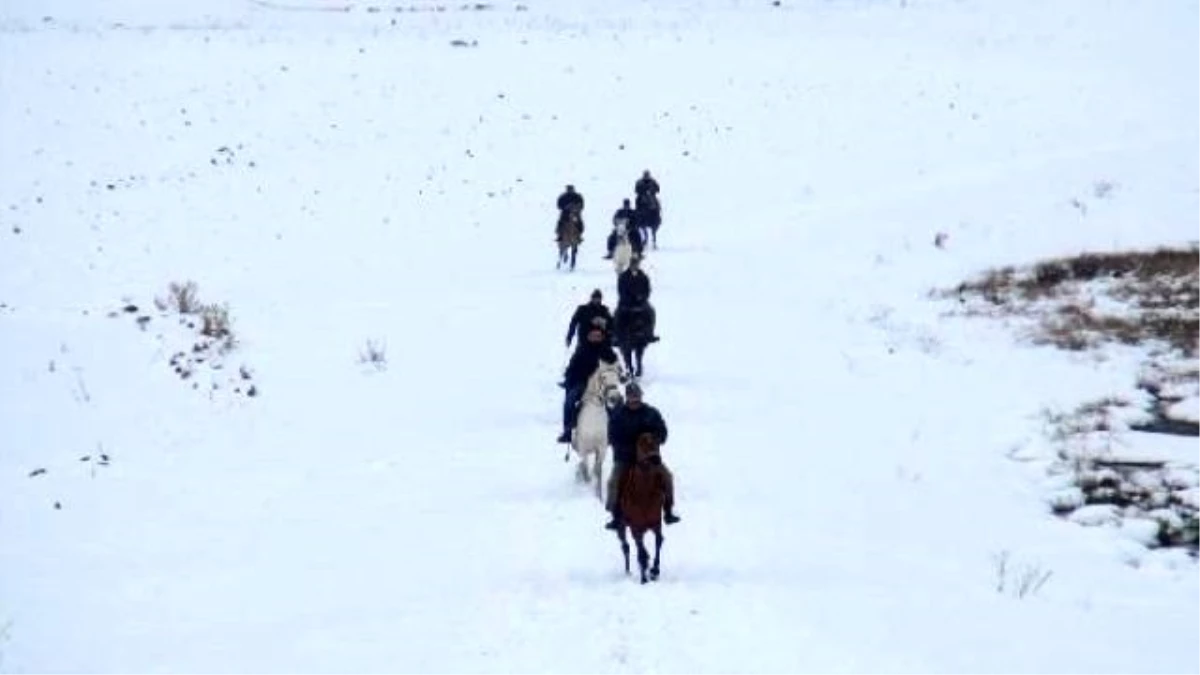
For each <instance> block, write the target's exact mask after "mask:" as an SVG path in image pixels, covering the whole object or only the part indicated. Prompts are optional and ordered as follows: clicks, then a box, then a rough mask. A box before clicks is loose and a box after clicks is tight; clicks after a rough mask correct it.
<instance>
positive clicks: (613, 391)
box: [588, 361, 621, 407]
mask: <svg viewBox="0 0 1200 675" xmlns="http://www.w3.org/2000/svg"><path fill="white" fill-rule="evenodd" d="M589 385H590V386H589V387H588V388H589V389H591V390H592V393H593V394H594V395H595V396H596V397H597V398H599V399H600V400H602V401H603V402H604V403H605V404H606V405H608V406H610V407H612V406H617V405H620V404H621V370H620V368H619V367H618V366H617V364H615V363H604V362H603V361H601V362H600V367H599V368H597V369H596V372H595V373H593V374H592V379H591V381H590V382H589Z"/></svg>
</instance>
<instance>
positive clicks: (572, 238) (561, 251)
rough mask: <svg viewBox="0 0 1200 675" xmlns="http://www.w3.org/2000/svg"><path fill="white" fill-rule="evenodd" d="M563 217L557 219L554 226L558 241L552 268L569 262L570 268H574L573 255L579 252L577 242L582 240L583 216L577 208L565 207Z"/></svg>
mask: <svg viewBox="0 0 1200 675" xmlns="http://www.w3.org/2000/svg"><path fill="white" fill-rule="evenodd" d="M563 216H564V217H563V218H562V219H561V220H559V221H558V227H557V228H556V232H555V233H556V234H557V235H558V236H557V238H556V239H557V241H558V263H557V264H555V266H554V269H556V270H557V269H562V266H563V265H567V264H570V269H571V270H574V269H575V256H576V254H578V253H579V244H580V242H582V241H583V218H582V217H581V216H580V215H579V210H578V209H574V208H571V209H567V211H566V213H565V214H563Z"/></svg>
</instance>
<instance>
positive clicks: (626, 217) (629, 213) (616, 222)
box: [604, 199, 640, 260]
mask: <svg viewBox="0 0 1200 675" xmlns="http://www.w3.org/2000/svg"><path fill="white" fill-rule="evenodd" d="M635 221H636V214H635V213H634V211H633V207H632V206H630V205H629V200H628V199H626V200H625V201H624V202H623V203H622V204H621V208H619V209H617V211H616V213H613V231H612V232H611V233H609V235H608V255H606V256H604V258H605V259H606V260H607V259H610V258H612V256H613V249H614V248H616V247H617V228H618V227H620V224H621V223H624V224H625V231H626V232H632V231H634V230H636V229H637V228H635V227H634V222H635ZM639 234H640V233H639ZM632 236H636V235H632ZM629 245H630V246H633V245H634V242H633V239H630V240H629Z"/></svg>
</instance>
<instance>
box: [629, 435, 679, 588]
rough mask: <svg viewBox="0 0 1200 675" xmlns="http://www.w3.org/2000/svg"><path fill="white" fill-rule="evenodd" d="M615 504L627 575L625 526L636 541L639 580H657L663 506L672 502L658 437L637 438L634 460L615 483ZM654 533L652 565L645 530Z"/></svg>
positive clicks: (661, 540)
mask: <svg viewBox="0 0 1200 675" xmlns="http://www.w3.org/2000/svg"><path fill="white" fill-rule="evenodd" d="M617 485H618V492H617V494H618V495H619V497H618V499H617V504H618V507H619V508H620V510H621V521H622V524H621V527H620V528H619V529H618V530H617V537H618V538H619V539H620V540H621V553H622V554H623V555H624V556H625V574H629V541H628V540H627V539H626V538H625V529H626V528H629V529H630V530H632V532H633V541H634V543H636V544H637V560H638V569H639V570H640V571H641V580H642V583H643V584H644V583H646V582H647V581H657V580H658V574H659V564H660V558H661V556H662V545H663V533H662V525H663V507H664V506H666V505H667V504H670V503H672V502H673V501H674V499H673V498H674V490H675V486H674V481H673V479H672V477H671V474H670V473H669V472H667V470H666V469H665V468H664V467H663V465H662V458H661V457H660V456H659V454H658V440H657V439H656V438H655V437H654V435H653V434H648V433H646V434H642V435H641V436H638V440H637V462H636V463H635V464H634V465H633V466H630V467H628V468H626V469H625V474H624V475H623V476H621V478H620V480H619V481H618V483H617ZM648 531H649V532H653V533H654V564H653V565H651V564H650V553H649V552H648V551H647V550H646V542H645V538H646V532H648Z"/></svg>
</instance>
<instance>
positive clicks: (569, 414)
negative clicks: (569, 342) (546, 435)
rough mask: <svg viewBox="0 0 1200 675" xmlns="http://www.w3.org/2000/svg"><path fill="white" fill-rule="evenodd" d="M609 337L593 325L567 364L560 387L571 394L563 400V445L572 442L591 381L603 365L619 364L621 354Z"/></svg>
mask: <svg viewBox="0 0 1200 675" xmlns="http://www.w3.org/2000/svg"><path fill="white" fill-rule="evenodd" d="M607 336H608V331H606V330H605V329H603V328H601V327H600V326H597V325H593V326H592V327H591V329H590V330H588V333H587V340H586V341H584V342H581V343H580V344H579V346H578V347H577V348H576V349H575V353H574V354H572V355H571V361H570V363H568V364H567V369H566V372H564V373H563V381H562V382H561V383H560V384H559V386H561V387H562V388H563V389H566V390H567V391H566V395H565V396H564V398H563V432H562V434H561V435H559V437H558V442H559V443H570V442H571V430H572V429H574V428H575V412H576V408H578V407H579V402H580V400H582V399H583V391H584V388H586V387H587V382H588V379H589V378H590V377H591V376H592V374H593V373H595V372H596V368H598V367H600V362H601V361H603V362H605V363H617V353H616V352H614V351H613V348H612V345H610V344H609V343H608V340H607V339H606V338H607Z"/></svg>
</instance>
